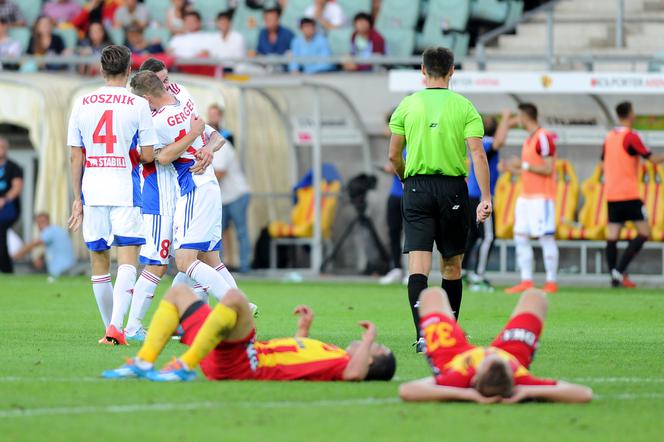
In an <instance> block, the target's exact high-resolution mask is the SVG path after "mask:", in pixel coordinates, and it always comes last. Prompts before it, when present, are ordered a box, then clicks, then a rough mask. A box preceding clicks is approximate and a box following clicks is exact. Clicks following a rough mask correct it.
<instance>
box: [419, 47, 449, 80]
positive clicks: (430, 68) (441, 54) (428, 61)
mask: <svg viewBox="0 0 664 442" xmlns="http://www.w3.org/2000/svg"><path fill="white" fill-rule="evenodd" d="M422 64H423V65H424V70H425V71H426V73H427V75H428V76H430V77H432V78H443V77H445V76H446V75H447V74H448V73H449V72H450V70H451V69H452V67H453V66H454V53H453V52H452V51H451V50H449V49H447V48H442V47H437V48H428V49H427V50H425V51H424V54H422Z"/></svg>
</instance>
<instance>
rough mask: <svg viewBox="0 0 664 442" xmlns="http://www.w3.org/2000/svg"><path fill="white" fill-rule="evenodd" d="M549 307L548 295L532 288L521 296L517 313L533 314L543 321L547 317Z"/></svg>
mask: <svg viewBox="0 0 664 442" xmlns="http://www.w3.org/2000/svg"><path fill="white" fill-rule="evenodd" d="M548 307H549V298H548V296H547V295H546V293H545V292H544V291H542V290H540V289H537V288H531V289H528V290H526V291H525V292H523V294H522V295H521V299H520V300H519V304H518V305H517V308H516V311H515V313H516V314H519V313H532V314H534V315H535V316H537V317H539V318H541V319H543V318H544V316H546V312H547V310H548Z"/></svg>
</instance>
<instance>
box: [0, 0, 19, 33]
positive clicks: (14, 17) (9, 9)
mask: <svg viewBox="0 0 664 442" xmlns="http://www.w3.org/2000/svg"><path fill="white" fill-rule="evenodd" d="M0 19H2V20H5V23H7V24H8V25H9V26H10V27H11V26H25V19H24V18H23V14H22V13H21V10H20V9H19V8H18V6H16V3H14V2H13V1H12V0H0Z"/></svg>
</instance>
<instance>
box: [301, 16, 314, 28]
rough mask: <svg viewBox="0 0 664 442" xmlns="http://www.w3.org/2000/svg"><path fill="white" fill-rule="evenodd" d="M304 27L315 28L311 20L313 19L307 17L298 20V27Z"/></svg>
mask: <svg viewBox="0 0 664 442" xmlns="http://www.w3.org/2000/svg"><path fill="white" fill-rule="evenodd" d="M304 25H312V26H316V21H315V20H313V19H311V18H309V17H302V18H301V19H300V27H302V26H304Z"/></svg>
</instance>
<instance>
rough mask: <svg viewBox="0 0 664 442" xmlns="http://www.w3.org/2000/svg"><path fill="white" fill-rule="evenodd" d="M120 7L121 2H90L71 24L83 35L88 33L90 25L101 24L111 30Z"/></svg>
mask: <svg viewBox="0 0 664 442" xmlns="http://www.w3.org/2000/svg"><path fill="white" fill-rule="evenodd" d="M118 6H120V1H119V0H90V1H89V2H87V3H86V4H85V5H84V6H83V9H82V10H81V12H80V13H79V14H78V15H77V16H76V17H75V18H74V19H73V20H72V21H71V23H72V24H73V25H74V26H76V27H77V28H78V29H79V30H81V31H83V33H87V32H88V27H89V26H90V23H101V24H103V25H104V27H105V28H110V27H111V26H112V25H113V17H114V16H115V10H116V9H117V8H118Z"/></svg>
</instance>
